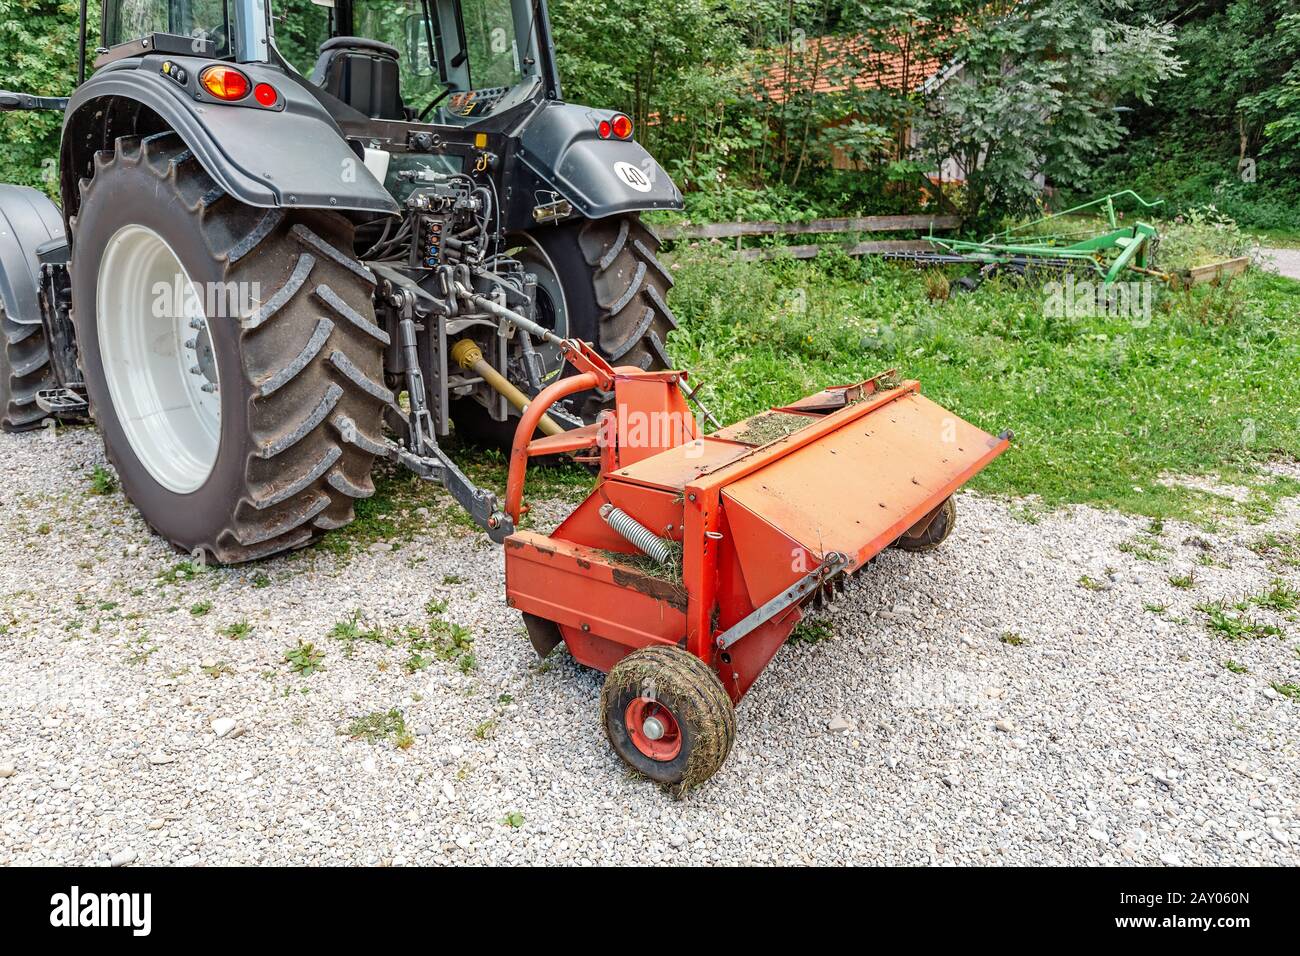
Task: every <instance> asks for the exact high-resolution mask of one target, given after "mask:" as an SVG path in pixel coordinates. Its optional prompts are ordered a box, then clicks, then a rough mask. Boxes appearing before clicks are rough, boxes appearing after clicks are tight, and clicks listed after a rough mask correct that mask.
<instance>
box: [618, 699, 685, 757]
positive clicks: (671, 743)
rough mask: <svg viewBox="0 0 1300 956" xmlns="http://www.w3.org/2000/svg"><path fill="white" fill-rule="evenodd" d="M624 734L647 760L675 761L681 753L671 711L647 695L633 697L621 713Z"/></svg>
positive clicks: (680, 745)
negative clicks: (625, 732) (624, 728)
mask: <svg viewBox="0 0 1300 956" xmlns="http://www.w3.org/2000/svg"><path fill="white" fill-rule="evenodd" d="M623 723H624V724H626V725H627V735H628V736H629V737H631V738H632V743H634V744H635V745H636V749H637V750H639V751H641V752H642V753H643V754H645V755H646V756H647V757H649V758H650V759H651V760H661V761H668V760H675V759H676V758H677V755H678V754H679V753H681V752H682V731H681V728H680V727H678V726H677V719H676V718H675V717H673V712H672V711H671V710H669V709H668V708H667V707H665V706H664V705H663V704H661V703H659V701H657V700H653V699H651V698H649V697H636V698H633V700H632V702H631V703H629V704H628V705H627V710H626V711H624V713H623Z"/></svg>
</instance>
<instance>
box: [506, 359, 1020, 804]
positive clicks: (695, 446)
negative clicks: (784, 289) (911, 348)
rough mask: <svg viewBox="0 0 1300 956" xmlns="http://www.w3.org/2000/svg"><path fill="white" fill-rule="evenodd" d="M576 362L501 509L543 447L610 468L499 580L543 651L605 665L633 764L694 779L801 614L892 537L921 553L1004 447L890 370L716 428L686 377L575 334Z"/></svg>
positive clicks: (525, 439) (522, 454)
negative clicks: (596, 392)
mask: <svg viewBox="0 0 1300 956" xmlns="http://www.w3.org/2000/svg"><path fill="white" fill-rule="evenodd" d="M564 348H565V350H566V353H567V356H568V359H569V361H570V362H571V364H573V365H574V367H575V368H577V369H578V370H579V374H576V375H574V376H572V377H570V378H565V379H562V380H560V381H558V382H556V383H555V384H553V385H551V386H550V387H548V388H546V389H545V390H544V391H543V392H542V393H541V394H540V395H538V396H537V398H536V399H535V400H534V401H533V402H532V403H531V404H529V405H528V407H527V408H526V409H525V411H524V413H523V417H522V418H521V421H520V425H519V428H518V431H517V433H516V438H515V441H514V446H513V449H512V454H511V459H510V474H509V483H508V487H507V492H506V501H505V511H506V513H507V514H508V515H509V516H510V518H512V519H513V521H514V522H515V524H516V525H517V524H518V521H519V518H520V516H521V513H522V512H523V511H524V507H523V504H522V496H523V488H524V480H525V472H526V468H527V465H528V460H529V459H530V458H535V457H538V456H543V455H553V454H556V453H569V454H574V455H575V456H578V457H579V458H580V459H584V460H587V461H593V462H598V463H599V469H600V471H599V479H598V481H597V484H596V486H595V488H594V490H593V491H592V493H591V495H590V496H589V497H588V498H587V499H586V500H585V501H584V502H583V503H582V504H581V505H579V506H578V508H577V509H576V510H575V511H574V512H573V513H572V514H571V515H569V517H568V518H567V519H565V520H564V522H563V523H562V524H561V525H560V526H559V527H558V528H556V529H555V531H554V532H552V533H551V534H549V535H547V534H539V533H536V532H532V531H515V532H514V533H513V534H511V535H510V536H509V537H507V538H506V540H505V555H506V590H507V594H508V601H509V603H510V605H511V606H512V607H515V608H517V609H518V610H520V611H522V612H523V615H524V621H525V623H526V624H527V627H528V633H529V636H530V638H531V640H532V642H533V646H534V647H535V648H536V649H537V651H538V653H540V654H541V655H543V656H545V655H547V654H549V653H550V652H551V651H552V650H553V649H554V648H555V647H556V646H557V645H558V644H559V643H560V642H561V641H563V642H564V643H565V644H567V645H568V649H569V652H570V653H571V654H572V655H573V657H574V658H575V659H576V660H577V661H579V662H580V663H582V664H585V665H587V666H589V667H594V668H597V669H598V670H601V671H604V672H607V673H608V677H607V678H606V682H605V688H604V691H603V693H602V695H601V696H602V701H601V704H602V709H603V715H604V723H605V727H606V731H607V733H608V735H609V739H610V742H611V743H612V745H613V746H614V749H615V750H616V751H617V752H618V753H619V755H620V756H621V757H622V758H623V759H624V760H625V761H627V763H629V764H630V765H631V766H632V767H633V768H635V769H636V770H638V771H640V772H641V773H643V774H645V775H646V776H648V777H650V778H651V779H654V780H657V781H659V782H661V783H666V784H673V785H678V786H682V787H689V786H692V785H694V784H698V783H700V782H702V781H703V780H706V779H707V778H708V777H710V776H711V775H712V774H713V773H714V772H716V771H717V769H718V768H719V767H720V766H721V765H722V763H723V761H724V760H725V759H726V756H727V753H728V751H729V750H730V748H731V744H732V742H733V740H734V736H735V716H734V711H733V707H734V705H735V704H736V703H738V702H739V701H740V699H741V697H743V696H744V695H745V693H746V691H748V690H749V688H750V687H751V686H752V685H753V683H754V681H755V680H756V679H757V678H758V675H759V674H760V673H761V672H762V670H763V668H764V667H765V666H767V663H768V661H770V660H771V659H772V656H773V655H774V654H775V653H776V651H777V650H778V649H779V648H780V646H781V645H782V643H784V641H785V640H786V638H788V637H789V636H790V633H791V631H793V629H794V627H795V625H796V624H798V622H799V620H800V619H801V617H802V616H803V608H804V607H805V606H806V605H807V604H808V603H809V602H812V601H821V600H824V599H826V598H828V597H833V596H834V594H835V593H836V592H837V591H838V590H840V589H842V588H843V586H844V584H845V582H846V580H847V578H848V577H849V575H851V574H853V573H854V572H856V571H858V570H859V569H860V568H862V567H863V566H864V565H866V564H867V563H868V562H869V561H871V560H872V559H873V558H874V557H875V556H876V555H877V554H878V553H879V552H880V551H882V550H883V549H884V548H887V547H889V546H891V545H896V546H898V547H901V548H904V549H906V550H912V551H919V550H928V549H929V548H931V547H934V546H936V545H937V544H939V543H940V542H941V541H942V540H943V539H944V538H945V537H946V536H947V535H948V533H949V531H950V530H951V529H952V525H953V522H954V520H955V509H954V507H953V501H952V497H951V496H952V494H953V492H955V491H956V490H957V489H958V488H960V487H961V485H962V484H963V483H965V482H966V481H967V480H969V479H970V478H971V477H972V476H973V475H975V474H976V473H977V472H978V471H980V470H981V469H982V468H983V467H984V466H985V465H987V464H988V463H989V462H990V461H992V460H993V459H994V458H996V457H997V456H998V455H1000V454H1001V453H1002V452H1003V451H1005V450H1006V448H1007V446H1008V443H1009V441H1010V438H1011V435H1010V433H1003V434H1002V435H1000V436H998V437H994V436H992V435H989V434H987V433H986V432H983V431H981V430H980V429H978V428H976V427H974V426H973V425H971V424H969V423H967V422H965V421H963V420H962V419H960V418H958V417H957V416H955V415H953V414H952V413H951V412H949V411H947V410H946V409H944V408H942V407H940V406H939V405H936V404H935V403H934V402H931V401H930V400H929V399H927V398H925V397H923V396H922V395H921V391H920V385H919V383H917V382H915V381H899V380H897V379H896V378H895V377H894V376H893V375H892V373H887V374H886V375H880V376H877V377H875V378H872V379H868V380H866V381H864V382H859V383H856V384H853V385H844V386H835V387H831V388H827V389H825V390H824V391H821V392H818V393H816V394H814V395H809V396H807V397H806V398H802V399H800V400H799V401H797V402H794V403H792V404H790V405H786V406H783V407H780V408H774V409H772V410H770V411H767V412H763V413H761V414H759V415H755V416H754V417H752V418H748V419H746V420H744V421H742V422H738V423H736V424H734V425H731V426H728V427H726V428H721V429H718V430H716V431H714V432H713V433H712V434H709V435H704V434H702V433H701V431H700V429H699V428H698V426H697V425H696V422H695V419H694V417H693V416H692V413H691V408H690V406H689V405H688V403H687V396H688V393H687V392H686V390H685V378H686V376H685V374H684V373H682V372H671V371H669V372H663V371H661V372H643V371H641V370H639V369H631V368H618V369H613V368H610V367H609V366H608V364H606V363H605V361H604V360H603V359H602V358H601V357H600V356H599V355H598V354H596V353H595V351H594V350H593V349H591V348H590V347H588V346H586V345H585V344H583V343H578V342H572V341H570V342H566V343H564ZM592 388H600V389H603V390H606V391H608V390H611V389H612V390H613V391H614V395H615V407H614V410H613V411H612V412H608V413H606V414H605V415H604V416H603V417H602V418H601V419H600V420H599V421H598V422H597V423H595V424H593V425H589V426H587V427H585V428H580V429H576V430H574V431H569V432H564V433H561V434H558V435H554V436H549V437H544V438H538V439H535V440H530V436H532V435H533V434H534V431H535V429H536V427H537V425H538V423H539V422H540V421H541V420H542V417H543V416H544V414H545V413H546V410H547V409H548V408H550V407H551V405H553V404H554V403H555V402H556V401H557V400H559V399H561V398H563V397H565V396H567V395H572V394H574V393H576V392H581V391H585V390H588V389H592Z"/></svg>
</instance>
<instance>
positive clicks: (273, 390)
mask: <svg viewBox="0 0 1300 956" xmlns="http://www.w3.org/2000/svg"><path fill="white" fill-rule="evenodd" d="M73 237H74V242H73V259H72V282H73V301H74V302H75V303H76V309H75V320H76V326H77V337H78V342H79V343H80V352H81V356H80V362H81V366H82V372H83V374H84V380H85V383H86V389H87V391H88V393H89V397H90V403H91V408H92V410H93V414H94V417H95V419H96V421H97V422H98V425H99V427H100V430H101V431H102V433H103V438H104V447H105V451H106V452H107V454H108V457H109V460H110V461H111V462H112V463H113V465H114V466H115V467H116V468H117V471H118V475H119V477H120V478H121V482H122V488H123V491H124V492H125V493H126V495H127V496H128V497H129V498H130V499H131V501H133V502H134V503H135V505H136V506H137V507H138V508H139V509H140V512H141V514H142V515H143V517H144V519H145V520H146V521H147V522H148V523H149V524H150V525H151V526H152V527H153V528H154V529H155V530H156V531H157V532H158V533H159V534H160V535H162V536H163V537H164V538H166V539H167V540H169V541H171V542H172V543H173V544H175V545H176V546H177V547H179V548H181V549H183V550H185V551H187V552H189V553H190V554H193V555H196V556H201V557H202V559H205V560H206V559H207V558H208V557H209V556H210V557H211V558H214V559H215V560H217V561H219V562H222V563H237V562H242V561H250V560H255V559H258V558H263V557H267V556H269V555H273V554H276V553H279V552H283V551H287V550H290V549H294V548H300V547H303V546H305V545H307V544H309V543H310V542H311V541H313V540H314V539H315V538H317V537H318V536H319V535H320V534H322V533H323V532H325V531H328V530H332V529H334V528H339V527H342V526H343V525H346V524H347V523H348V522H349V521H351V520H352V518H353V515H354V513H353V502H354V501H355V500H356V499H358V498H364V497H367V496H369V495H371V494H373V492H374V485H373V484H372V482H371V477H370V472H371V467H372V465H373V463H374V459H375V456H376V453H379V452H381V451H382V449H383V445H382V441H383V439H382V417H383V410H384V408H385V407H386V406H389V405H391V404H392V403H393V402H394V397H393V395H392V393H391V392H390V391H389V390H388V389H387V388H386V387H385V386H384V384H383V382H384V369H383V352H384V347H385V344H386V343H387V341H388V336H387V334H386V333H385V332H383V331H382V330H381V329H380V328H378V327H377V326H376V325H375V321H374V308H373V301H372V294H373V289H374V284H375V280H374V277H373V276H372V275H371V273H370V272H369V270H367V269H366V268H365V267H364V266H362V265H361V264H360V263H358V262H357V261H355V260H354V259H353V258H352V254H351V250H352V225H351V223H349V222H348V221H347V220H346V219H344V218H343V217H341V216H338V215H334V214H329V213H319V212H312V211H301V212H299V211H287V210H284V209H255V208H252V207H249V206H245V205H243V204H242V203H240V202H239V201H237V200H236V199H234V198H233V197H231V196H229V195H227V194H226V193H225V192H224V191H223V190H222V189H221V188H220V187H218V186H217V185H216V183H215V182H214V181H213V180H212V178H211V177H210V176H209V175H208V174H207V172H206V171H205V170H204V169H203V167H202V166H201V165H200V164H199V162H198V161H197V160H196V159H195V158H194V156H193V154H192V153H191V152H190V150H189V149H187V148H186V146H185V144H184V143H183V142H182V141H181V140H180V139H179V137H177V136H176V135H175V134H171V133H161V134H157V135H154V136H148V137H144V138H141V137H136V136H131V137H123V138H121V139H118V140H117V142H116V145H115V148H114V149H113V150H104V151H101V152H99V153H97V154H96V156H95V163H94V175H93V177H92V178H90V179H89V180H82V182H81V205H80V208H79V209H78V214H77V216H76V218H75V220H74V221H73ZM133 244H134V245H133ZM168 255H170V258H168ZM142 262H144V263H153V264H154V265H151V266H146V265H140V264H139V263H142ZM105 263H108V264H109V265H107V266H106V265H105ZM169 272H171V273H175V274H176V280H175V281H176V285H177V288H181V289H183V288H185V285H184V283H185V282H186V281H188V283H189V285H188V288H190V289H192V290H193V291H194V293H195V295H196V296H198V297H199V304H198V305H197V306H193V305H190V304H186V305H184V306H182V304H181V302H180V301H177V300H179V299H180V298H182V297H180V296H177V297H176V298H175V299H173V300H172V308H171V310H170V311H169V310H167V309H159V307H158V302H159V298H158V290H159V283H158V282H157V281H155V280H158V279H159V277H160V276H161V277H163V278H164V279H170V276H168V275H166V274H167V273H169ZM123 275H125V276H126V277H125V278H124V277H122V276H123ZM150 285H151V286H152V290H153V291H154V299H153V300H152V301H153V303H154V304H153V310H152V315H153V316H154V318H153V319H148V318H138V317H139V316H144V315H147V314H148V310H147V309H140V308H131V307H130V306H131V305H132V304H133V303H134V304H140V303H143V302H145V301H146V300H145V299H142V298H140V296H141V295H144V294H146V293H145V291H144V290H146V289H147V288H149V287H150ZM214 289H216V290H221V292H222V295H224V296H226V298H225V299H223V300H222V301H217V298H216V297H215V296H214V295H213V290H214ZM101 290H102V291H103V293H104V301H103V302H101V301H100V292H101ZM232 296H233V297H237V300H236V301H232V300H231V299H230V297H232ZM186 302H189V300H186ZM196 309H197V311H195V310H196ZM160 313H163V314H164V316H165V317H162V318H160V317H159V316H160ZM159 323H161V324H159ZM101 328H103V329H104V330H105V332H106V335H105V337H104V340H102V341H101V336H100V332H101ZM184 328H190V329H194V330H197V334H195V333H194V332H191V333H185V332H184V331H183V329H184ZM113 329H117V330H120V332H121V334H112V335H110V334H108V333H109V332H111V330H113ZM186 334H189V335H193V336H194V337H193V338H189V339H184V340H182V339H183V336H184V335H186ZM132 343H137V344H132ZM138 343H147V344H146V345H145V346H143V347H142V346H141V345H140V344H138ZM105 347H107V349H108V351H107V352H106V351H105ZM191 353H193V354H191ZM124 357H125V358H124ZM191 362H193V364H190V363H191ZM187 365H188V373H187V371H186V369H185V367H186V366H187ZM146 366H147V369H146V370H145V371H143V372H141V371H132V369H133V368H135V369H139V368H142V367H146ZM106 368H107V371H106ZM178 368H179V369H181V371H180V372H178V371H177V369H178ZM186 374H189V375H193V376H195V378H193V379H191V378H186ZM133 376H134V377H133ZM205 380H206V381H205ZM196 383H204V384H196ZM209 386H211V387H209ZM150 390H152V391H150ZM141 395H144V397H143V398H142V397H141ZM150 395H152V396H153V397H152V399H151V398H149V396H150ZM177 396H181V398H179V399H178V398H177ZM150 402H153V405H152V406H151V405H150ZM155 408H156V410H153V409H155ZM177 409H179V411H177ZM185 416H188V417H185ZM159 419H165V423H164V424H163V425H161V426H159V425H157V424H154V423H155V422H156V421H157V420H159ZM189 422H197V423H198V424H199V425H200V426H202V427H203V428H204V429H206V433H205V437H204V439H203V442H198V441H197V439H195V438H194V437H193V436H194V435H195V434H196V433H195V431H194V429H193V428H190V429H188V430H187V429H185V428H182V427H180V426H181V425H182V424H184V423H189ZM172 447H176V448H177V449H178V450H179V451H180V452H185V453H186V454H180V455H179V456H178V459H177V461H175V462H173V461H172V460H171V459H170V458H169V457H168V456H167V454H166V452H167V450H168V449H170V448H172ZM192 448H193V449H198V450H197V451H195V452H194V453H193V455H192V456H191V457H192V459H193V461H191V458H190V457H187V454H188V452H189V451H190V450H191V449H192ZM194 462H197V464H194ZM205 469H206V470H205Z"/></svg>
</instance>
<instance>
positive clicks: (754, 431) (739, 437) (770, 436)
mask: <svg viewBox="0 0 1300 956" xmlns="http://www.w3.org/2000/svg"><path fill="white" fill-rule="evenodd" d="M814 421H816V419H813V418H810V417H809V416H807V415H793V414H791V413H790V412H763V413H762V414H760V415H755V416H754V417H753V418H751V419H749V420H748V421H747V422H745V427H744V428H742V429H740V430H739V431H737V432H736V433H735V434H734V435H732V437H733V438H734V439H735V440H736V441H743V442H746V443H748V444H751V445H767V444H769V443H771V442H774V441H777V440H778V439H781V438H787V437H789V436H790V435H793V434H794V433H795V432H797V431H799V429H801V428H806V427H807V426H809V425H811V424H812V423H813V422H814Z"/></svg>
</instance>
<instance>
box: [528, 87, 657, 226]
mask: <svg viewBox="0 0 1300 956" xmlns="http://www.w3.org/2000/svg"><path fill="white" fill-rule="evenodd" d="M612 115H614V114H612V113H610V112H609V111H608V110H593V109H590V108H588V107H586V106H575V105H573V104H570V103H547V104H545V105H543V106H542V107H541V108H539V109H538V110H537V112H536V113H534V114H533V115H532V116H531V117H529V119H528V121H527V124H526V125H525V127H524V130H523V133H522V136H521V149H520V152H519V156H520V158H521V159H522V160H523V162H524V164H525V165H526V166H527V167H528V168H529V169H531V170H532V171H533V173H534V174H536V175H537V177H538V178H539V179H541V180H542V181H543V182H545V183H547V184H549V185H550V186H551V188H552V189H554V190H555V191H556V192H557V193H559V194H560V195H561V196H563V197H564V198H565V199H567V200H568V201H569V202H570V203H572V204H573V208H574V209H576V210H577V211H578V212H580V213H581V214H582V215H583V216H585V217H587V218H588V219H601V218H603V217H605V216H613V215H617V214H619V213H626V212H644V211H646V210H650V209H681V208H682V194H681V191H680V190H679V189H678V188H677V186H676V184H675V183H674V182H673V181H672V179H670V178H669V176H668V174H667V173H666V172H664V170H663V167H662V166H660V165H659V164H658V163H657V162H655V159H654V157H652V156H651V155H650V154H649V153H648V152H646V150H645V148H644V147H643V146H641V144H640V143H638V142H636V141H635V140H618V139H601V138H600V135H599V133H597V126H598V125H599V122H600V120H601V119H608V118H609V117H610V116H612Z"/></svg>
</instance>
